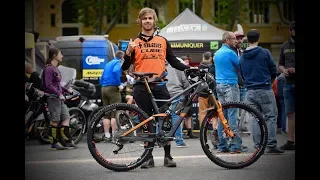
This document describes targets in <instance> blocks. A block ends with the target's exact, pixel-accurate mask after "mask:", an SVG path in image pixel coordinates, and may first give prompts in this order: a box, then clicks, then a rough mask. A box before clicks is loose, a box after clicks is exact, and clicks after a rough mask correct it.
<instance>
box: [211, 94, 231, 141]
mask: <svg viewBox="0 0 320 180" xmlns="http://www.w3.org/2000/svg"><path fill="white" fill-rule="evenodd" d="M210 91H211V90H210ZM209 98H210V100H211V101H212V102H213V106H214V107H215V108H216V111H217V114H218V117H219V118H220V121H221V123H222V125H223V128H224V132H225V133H226V135H227V136H228V137H231V138H234V137H236V135H235V133H233V131H232V129H231V128H230V126H229V124H228V121H227V119H226V118H225V117H224V115H223V109H222V106H221V103H220V102H219V101H217V100H216V98H215V97H214V95H213V93H212V91H211V92H210V94H209Z"/></svg>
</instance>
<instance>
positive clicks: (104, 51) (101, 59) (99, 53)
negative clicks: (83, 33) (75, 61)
mask: <svg viewBox="0 0 320 180" xmlns="http://www.w3.org/2000/svg"><path fill="white" fill-rule="evenodd" d="M108 61H109V59H108V43H107V40H86V41H84V42H83V44H82V69H84V70H85V69H103V68H104V66H105V64H106V63H107V62H108Z"/></svg>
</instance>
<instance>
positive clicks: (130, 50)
mask: <svg viewBox="0 0 320 180" xmlns="http://www.w3.org/2000/svg"><path fill="white" fill-rule="evenodd" d="M137 45H138V44H136V43H135V42H134V41H132V39H130V41H129V44H128V48H127V50H126V55H127V56H130V55H131V53H132V52H133V50H134V48H135V47H136V46H137Z"/></svg>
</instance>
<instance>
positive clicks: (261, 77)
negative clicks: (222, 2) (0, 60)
mask: <svg viewBox="0 0 320 180" xmlns="http://www.w3.org/2000/svg"><path fill="white" fill-rule="evenodd" d="M157 20H158V19H157V15H156V13H155V11H154V10H153V9H151V8H143V9H142V10H141V11H140V12H139V15H138V19H137V22H138V24H139V25H140V26H141V32H140V33H139V34H138V36H137V37H136V38H134V39H130V42H129V44H128V47H127V49H126V51H125V52H124V51H117V52H116V54H115V58H114V59H113V60H111V61H109V62H108V63H107V64H106V65H105V68H104V71H103V73H102V76H101V78H100V84H101V87H102V91H101V97H102V102H103V105H104V106H106V105H109V104H114V103H121V102H125V103H129V104H133V103H134V104H136V105H137V106H138V107H140V108H141V109H142V110H143V111H145V112H146V113H147V114H148V115H149V116H152V114H153V112H154V110H153V108H152V107H153V105H152V103H151V101H150V100H149V94H148V93H147V90H146V87H145V86H144V84H143V83H139V82H138V81H134V77H133V75H132V74H131V73H130V71H135V72H156V73H157V74H158V75H155V77H156V78H159V79H166V81H164V82H166V83H159V84H157V85H154V86H151V87H150V90H151V91H152V93H153V95H154V97H155V98H156V99H170V97H173V96H175V95H176V94H179V93H180V92H182V91H183V90H184V89H186V88H188V87H190V84H189V82H188V80H187V79H186V77H185V75H184V73H183V70H185V69H189V68H192V67H191V66H190V65H189V62H190V60H191V59H190V58H188V57H187V56H183V57H181V58H180V57H176V56H175V55H174V53H173V50H172V48H171V46H170V43H169V42H168V41H167V39H166V38H164V37H162V36H159V35H157V34H156V33H155V31H156V28H155V27H156V23H157ZM290 35H291V37H290V39H289V40H288V41H286V42H285V43H284V44H283V45H282V46H281V49H280V59H279V64H278V67H277V65H276V64H275V61H274V59H273V57H272V55H271V52H270V51H269V50H268V49H265V48H262V47H260V46H259V45H258V44H259V40H260V36H261V34H260V32H259V31H258V30H257V29H252V30H250V31H248V33H247V34H246V38H247V40H248V43H249V46H248V47H247V48H246V49H242V48H241V43H242V42H243V39H244V38H245V35H244V33H243V32H239V31H236V32H230V31H227V32H225V33H224V34H223V36H222V46H221V47H220V48H219V49H218V50H217V51H215V52H204V53H203V55H202V57H200V58H202V61H201V63H200V65H199V67H198V68H204V69H207V70H208V72H210V73H212V74H213V75H214V77H215V80H216V87H210V88H211V89H213V92H214V94H215V96H216V98H217V100H219V101H220V102H227V101H243V102H246V103H248V104H250V105H251V106H253V107H255V108H256V109H257V110H259V111H260V112H261V113H262V114H263V115H264V117H265V120H266V124H267V127H268V138H267V139H268V142H267V149H266V153H270V154H274V153H283V152H284V150H294V149H295V143H294V142H295V138H294V134H295V126H294V124H295V109H294V107H295V55H294V54H295V42H294V40H295V23H294V22H292V23H291V24H290ZM144 44H152V45H150V46H144ZM142 47H143V49H145V50H143V51H142V50H141V48H142ZM153 47H160V48H161V51H159V52H157V53H152V51H151V50H150V49H152V48H153ZM62 58H63V55H62V54H61V51H60V50H58V49H55V48H52V49H50V51H49V59H48V61H47V63H46V64H47V65H46V67H45V69H44V70H43V72H44V73H43V74H44V77H43V79H44V80H43V86H44V91H45V92H48V93H52V94H56V95H57V96H58V97H59V99H49V101H48V108H49V111H50V113H51V117H50V118H51V119H50V120H51V124H50V131H49V132H50V134H49V136H50V140H51V143H52V145H51V148H52V149H56V150H63V149H67V148H76V145H75V144H74V143H73V141H72V139H71V137H70V134H69V128H68V126H69V119H70V115H69V113H68V110H67V107H66V105H65V104H64V103H63V101H61V100H63V98H64V96H63V95H62V92H63V91H70V90H68V89H64V88H63V87H61V85H60V81H61V74H60V73H59V70H57V64H58V63H59V62H61V61H62ZM145 58H148V60H145ZM120 62H123V64H122V65H121V63H120ZM26 73H29V74H31V76H30V80H31V79H34V78H33V77H34V75H32V73H33V72H32V68H30V64H26ZM37 76H38V75H37ZM28 78H29V77H26V81H27V79H28ZM35 81H38V80H35ZM181 98H183V97H181ZM179 100H180V99H177V101H174V102H173V103H172V107H173V108H174V107H175V106H176V105H177V103H178V101H179ZM198 102H199V111H198V112H199V113H198V120H199V126H200V125H201V123H202V121H203V119H204V116H205V115H206V114H205V112H204V111H203V110H204V109H206V108H208V107H210V105H211V103H212V102H210V100H209V98H208V94H206V93H200V94H199V97H198ZM163 103H164V102H157V105H158V107H160V106H162V105H163ZM171 116H172V123H173V124H174V123H175V122H176V121H177V120H178V119H179V116H178V115H177V114H175V113H174V112H172V113H171ZM191 116H192V111H190V112H189V113H188V114H187V115H186V117H185V120H184V123H183V124H181V125H180V127H179V128H178V130H177V131H176V134H175V136H176V137H177V140H176V141H175V143H176V146H177V147H187V143H186V142H185V136H184V135H183V126H185V128H186V130H187V137H188V138H198V137H197V136H196V135H194V134H193V122H192V120H191ZM227 116H228V123H229V126H230V127H231V128H232V129H233V130H235V131H236V130H237V128H238V121H237V118H238V114H237V112H236V111H235V110H232V109H231V110H228V112H227ZM287 119H288V120H287ZM286 120H287V122H288V128H286ZM60 121H61V123H58V122H60ZM217 122H218V123H212V128H213V131H212V135H213V139H214V141H215V142H214V143H215V144H216V148H217V150H218V152H221V153H241V152H246V151H247V150H248V147H246V146H245V145H244V144H243V143H242V140H241V137H240V136H239V135H237V137H236V138H234V139H233V140H232V142H231V144H230V145H227V141H226V139H225V138H224V136H223V127H222V124H221V122H220V121H217ZM103 125H104V132H105V133H104V139H105V140H106V141H112V137H113V134H114V133H115V132H116V131H117V125H116V119H115V113H113V114H111V115H106V116H105V117H104V120H103ZM110 127H111V129H112V130H111V133H110V130H109V129H110ZM153 127H154V126H153V124H148V132H155V128H153ZM278 129H281V131H284V132H286V133H287V134H288V141H287V143H286V144H284V145H283V146H281V147H280V148H278V144H277V138H276V133H277V131H278ZM255 131H256V129H255V124H254V121H253V122H252V133H253V134H252V136H253V141H254V143H255V144H259V138H258V133H256V132H255ZM150 146H153V144H151V142H149V143H145V144H144V147H145V148H148V147H150ZM163 148H164V166H166V167H176V166H177V164H176V162H175V161H174V160H173V157H172V156H171V143H170V142H168V143H167V145H165V146H164V147H163ZM154 166H155V165H154V160H153V156H152V154H151V155H150V157H149V159H148V160H147V161H146V162H145V163H144V164H142V166H141V168H150V167H154Z"/></svg>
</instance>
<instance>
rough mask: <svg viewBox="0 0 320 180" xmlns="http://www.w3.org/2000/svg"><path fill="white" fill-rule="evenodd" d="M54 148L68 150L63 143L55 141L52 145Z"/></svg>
mask: <svg viewBox="0 0 320 180" xmlns="http://www.w3.org/2000/svg"><path fill="white" fill-rule="evenodd" d="M51 149H52V150H66V149H67V148H66V147H64V146H62V145H61V143H59V142H58V143H55V144H52V145H51Z"/></svg>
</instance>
